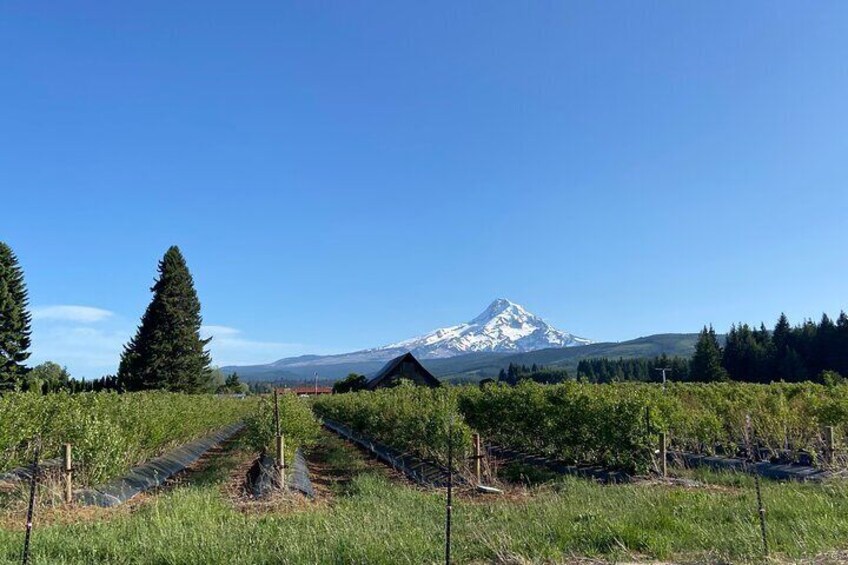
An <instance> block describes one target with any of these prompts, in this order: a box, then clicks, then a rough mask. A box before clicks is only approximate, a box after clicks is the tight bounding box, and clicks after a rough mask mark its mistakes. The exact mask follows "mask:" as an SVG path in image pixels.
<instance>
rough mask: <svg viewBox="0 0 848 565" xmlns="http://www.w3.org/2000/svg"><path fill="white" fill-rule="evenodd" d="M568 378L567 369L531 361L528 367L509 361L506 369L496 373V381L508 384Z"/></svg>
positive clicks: (549, 381) (555, 381)
mask: <svg viewBox="0 0 848 565" xmlns="http://www.w3.org/2000/svg"><path fill="white" fill-rule="evenodd" d="M569 378H570V377H569V374H568V371H567V370H566V369H563V368H562V367H545V366H543V365H537V364H536V363H533V365H531V366H530V367H528V366H527V365H523V364H522V365H518V364H516V363H510V364H509V366H508V367H507V368H506V369H501V371H500V373H499V374H498V381H500V382H504V383H507V384H509V385H516V384H518V383H519V382H521V381H523V380H529V381H533V382H537V383H542V384H556V383H561V382H565V381H567V380H568V379H569Z"/></svg>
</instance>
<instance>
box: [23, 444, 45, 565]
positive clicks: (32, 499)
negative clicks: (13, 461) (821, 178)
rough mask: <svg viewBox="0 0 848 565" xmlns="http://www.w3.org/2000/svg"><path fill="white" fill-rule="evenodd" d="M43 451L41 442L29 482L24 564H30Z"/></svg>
mask: <svg viewBox="0 0 848 565" xmlns="http://www.w3.org/2000/svg"><path fill="white" fill-rule="evenodd" d="M40 450H41V440H40V439H38V440H37V443H36V444H35V460H34V461H33V462H32V476H31V477H30V482H29V507H28V508H27V521H26V537H25V538H24V552H23V558H22V563H23V565H27V563H29V542H30V538H31V537H32V516H33V514H34V512H35V490H36V488H37V486H38V455H39V451H40Z"/></svg>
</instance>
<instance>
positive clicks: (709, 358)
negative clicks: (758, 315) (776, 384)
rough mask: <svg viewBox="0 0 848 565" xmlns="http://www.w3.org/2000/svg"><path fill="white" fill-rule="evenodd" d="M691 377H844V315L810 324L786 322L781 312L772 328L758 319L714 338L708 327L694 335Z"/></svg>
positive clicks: (847, 346)
mask: <svg viewBox="0 0 848 565" xmlns="http://www.w3.org/2000/svg"><path fill="white" fill-rule="evenodd" d="M691 372H692V376H693V379H695V380H701V381H723V380H734V381H747V382H755V383H768V382H772V381H785V382H802V381H815V382H824V381H825V380H827V379H828V378H834V377H835V376H837V375H843V376H848V316H846V314H845V312H842V313H840V314H839V317H838V318H837V319H836V321H835V322H834V321H833V320H832V319H831V318H830V317H828V315H827V314H823V315H822V317H821V320H820V321H819V322H818V323H816V322H814V321H812V320H805V321H804V322H803V323H802V324H799V325H796V326H794V327H793V326H792V325H790V323H789V319H788V318H787V317H786V315H785V314H781V316H780V318H779V319H778V321H777V324H775V326H774V329H773V330H771V331H769V330H768V329H767V328H766V327H765V325H764V324H760V327H759V328H752V327H750V326H749V325H748V324H739V325H733V326H732V327H731V328H730V331H729V332H728V333H727V336H726V338H725V342H724V346H722V345H721V344H720V343H719V340H718V339H717V337H716V335H715V331H713V328H712V327H709V328H706V327H705V328H704V329H703V330H702V331H701V334H700V336H699V337H698V343H697V345H696V347H695V354H694V356H693V357H692V363H691Z"/></svg>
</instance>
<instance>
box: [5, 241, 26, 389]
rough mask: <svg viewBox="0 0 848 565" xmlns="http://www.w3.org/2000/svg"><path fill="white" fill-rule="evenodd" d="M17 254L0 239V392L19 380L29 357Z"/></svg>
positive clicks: (24, 306)
mask: <svg viewBox="0 0 848 565" xmlns="http://www.w3.org/2000/svg"><path fill="white" fill-rule="evenodd" d="M27 305H28V304H27V290H26V285H25V284H24V275H23V271H22V270H21V268H20V266H19V265H18V258H17V257H16V256H15V254H14V253H13V252H12V249H11V248H10V247H9V246H8V245H6V244H5V243H3V242H2V241H0V392H2V391H3V390H4V389H8V388H11V387H14V386H18V385H20V384H21V381H22V380H23V377H24V375H25V374H26V372H27V369H26V367H25V366H24V364H23V363H24V361H26V360H27V359H28V358H29V355H30V354H29V351H28V350H29V346H30V333H31V330H30V313H29V311H28V310H27Z"/></svg>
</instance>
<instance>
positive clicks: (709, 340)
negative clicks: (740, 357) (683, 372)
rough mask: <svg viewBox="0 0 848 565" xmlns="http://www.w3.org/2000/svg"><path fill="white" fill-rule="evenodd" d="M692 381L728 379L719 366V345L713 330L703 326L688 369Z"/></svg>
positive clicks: (722, 368) (725, 372)
mask: <svg viewBox="0 0 848 565" xmlns="http://www.w3.org/2000/svg"><path fill="white" fill-rule="evenodd" d="M689 373H690V376H691V379H692V380H693V381H701V382H715V381H726V380H728V376H727V371H725V370H724V367H722V366H721V347H719V345H718V339H717V338H716V334H715V330H713V327H712V326H710V327H709V329H707V327H706V326H705V327H704V329H703V330H701V334H700V335H699V336H698V343H696V344H695V354H694V355H693V356H692V361H691V363H690V370H689Z"/></svg>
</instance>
